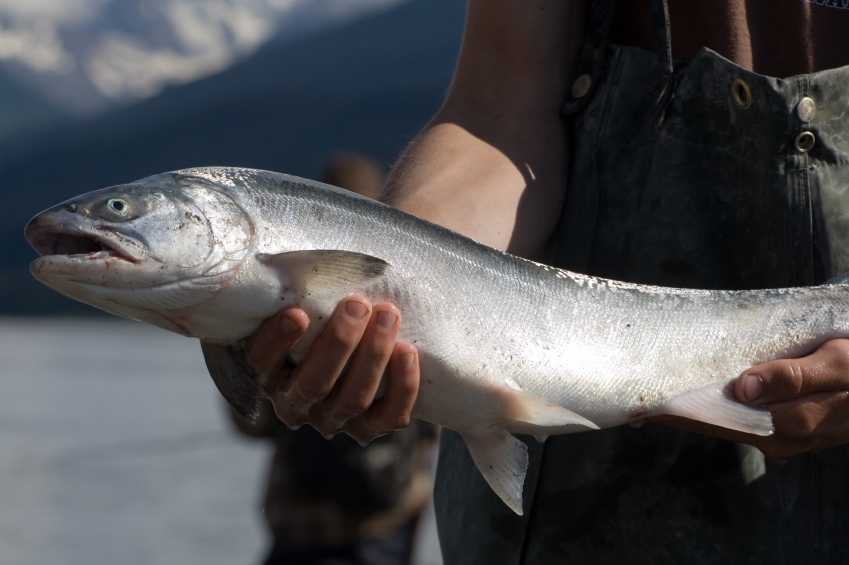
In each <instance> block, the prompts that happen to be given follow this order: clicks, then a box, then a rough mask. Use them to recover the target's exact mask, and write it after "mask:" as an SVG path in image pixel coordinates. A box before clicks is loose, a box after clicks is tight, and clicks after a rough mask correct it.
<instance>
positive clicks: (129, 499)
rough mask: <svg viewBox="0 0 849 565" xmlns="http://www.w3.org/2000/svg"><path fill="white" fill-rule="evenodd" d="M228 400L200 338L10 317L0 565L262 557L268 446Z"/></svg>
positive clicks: (427, 535)
mask: <svg viewBox="0 0 849 565" xmlns="http://www.w3.org/2000/svg"><path fill="white" fill-rule="evenodd" d="M224 408H225V406H224V403H223V400H222V399H221V397H220V395H219V393H218V391H217V390H216V389H215V386H214V385H213V383H212V381H211V380H210V378H209V376H208V374H207V372H206V368H205V366H204V363H203V358H202V356H201V353H200V347H199V346H198V344H197V341H196V340H193V339H187V338H182V337H179V336H176V335H174V334H170V333H167V332H165V331H162V330H159V329H157V328H153V327H151V326H147V325H144V324H141V323H133V322H127V321H121V320H115V321H88V320H57V319H26V318H5V319H4V318H0V565H30V564H32V565H53V564H55V565H76V564H80V565H83V564H84V565H99V564H103V565H107V564H108V565H116V564H123V563H127V564H133V565H137V564H138V565H159V564H163V565H165V564H168V565H171V564H173V563H181V564H186V565H190V564H194V563H197V564H199V565H200V564H203V565H214V564H218V563H221V564H225V563H226V564H228V565H232V564H239V563H241V564H245V565H248V564H252V563H258V562H259V561H260V558H261V556H262V554H263V552H264V548H265V545H266V543H267V539H266V534H265V530H264V528H263V524H262V520H261V516H260V511H259V508H260V500H261V498H260V497H261V495H262V489H263V486H264V472H265V468H266V466H267V464H268V459H269V457H270V446H269V445H268V444H266V443H265V442H262V441H251V440H247V439H245V438H243V437H242V436H239V435H237V434H236V433H235V432H234V431H232V429H231V428H230V425H229V422H228V420H227V418H226V416H225V411H224ZM415 562H416V565H440V564H441V559H440V557H439V545H438V541H437V540H436V537H435V527H434V524H433V517H432V514H429V515H428V516H427V517H426V519H425V520H424V526H423V528H422V530H421V531H420V533H419V540H418V545H417V548H416V558H415Z"/></svg>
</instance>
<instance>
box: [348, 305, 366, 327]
mask: <svg viewBox="0 0 849 565" xmlns="http://www.w3.org/2000/svg"><path fill="white" fill-rule="evenodd" d="M345 313H346V314H348V317H350V318H351V319H352V320H356V321H357V322H359V321H360V320H362V319H363V318H364V317H365V315H366V314H368V308H366V307H365V305H364V304H363V303H361V302H354V301H351V302H348V303H347V304H345Z"/></svg>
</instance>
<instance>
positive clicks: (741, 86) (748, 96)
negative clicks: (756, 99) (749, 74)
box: [731, 78, 752, 110]
mask: <svg viewBox="0 0 849 565" xmlns="http://www.w3.org/2000/svg"><path fill="white" fill-rule="evenodd" d="M731 95H732V96H733V97H734V101H735V102H736V103H737V105H738V106H740V107H741V108H743V109H744V110H745V109H746V108H748V107H749V106H751V105H752V91H751V90H749V85H748V84H746V81H744V80H743V79H741V78H738V79H737V80H735V81H734V84H732V85H731Z"/></svg>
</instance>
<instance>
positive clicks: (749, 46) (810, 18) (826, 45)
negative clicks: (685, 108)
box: [610, 0, 849, 78]
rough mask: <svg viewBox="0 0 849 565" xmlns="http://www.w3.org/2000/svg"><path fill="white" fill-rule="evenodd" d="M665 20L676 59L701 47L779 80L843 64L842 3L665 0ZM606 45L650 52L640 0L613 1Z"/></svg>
mask: <svg viewBox="0 0 849 565" xmlns="http://www.w3.org/2000/svg"><path fill="white" fill-rule="evenodd" d="M669 19H670V23H671V26H672V54H673V56H674V57H675V58H676V59H681V60H686V61H689V60H692V59H693V57H695V55H696V53H697V52H698V51H699V50H700V49H701V48H702V47H707V48H709V49H711V50H713V51H716V52H717V53H719V54H720V55H722V56H723V57H725V58H726V59H729V60H731V61H733V62H734V63H736V64H738V65H740V66H741V67H743V68H745V69H748V70H751V71H754V72H756V73H758V74H761V75H766V76H772V77H779V78H782V77H789V76H793V75H799V74H806V73H812V72H816V71H822V70H825V69H835V68H838V67H843V66H845V65H849V42H847V39H846V34H847V32H849V1H847V0H818V1H816V2H812V1H810V0H669ZM610 43H611V44H614V45H629V46H633V47H641V48H643V49H647V50H649V51H654V50H655V46H654V38H653V36H652V28H651V20H650V17H649V12H648V8H647V4H646V2H643V1H633V0H631V1H619V2H617V3H616V7H615V11H614V18H613V22H612V25H611V30H610Z"/></svg>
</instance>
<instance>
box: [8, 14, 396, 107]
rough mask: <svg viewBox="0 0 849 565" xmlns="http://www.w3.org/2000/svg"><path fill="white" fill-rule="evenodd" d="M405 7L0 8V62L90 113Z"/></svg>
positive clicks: (58, 99) (62, 101)
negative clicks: (274, 46) (272, 46)
mask: <svg viewBox="0 0 849 565" xmlns="http://www.w3.org/2000/svg"><path fill="white" fill-rule="evenodd" d="M405 1H407V0H214V1H210V0H37V1H35V0H0V62H3V66H4V67H5V68H6V70H7V71H8V72H13V73H15V75H16V77H17V78H18V79H19V80H21V81H23V82H24V83H26V84H27V85H29V86H30V87H32V88H34V89H35V90H36V91H39V92H41V94H42V95H43V96H45V97H46V98H48V99H50V100H51V101H52V102H53V103H54V104H57V105H59V106H61V107H63V108H65V109H66V110H67V111H70V112H72V113H75V114H80V115H94V114H96V113H100V112H102V111H104V110H107V109H109V108H110V107H114V106H115V105H118V104H122V103H128V102H136V101H138V100H142V99H145V98H149V97H150V96H153V95H155V94H157V93H158V92H160V91H161V90H162V89H163V88H165V87H167V86H168V85H173V84H185V83H188V82H192V81H194V80H197V79H200V78H202V77H205V76H209V75H212V74H215V73H217V72H220V71H222V70H224V69H226V68H228V67H230V66H232V65H233V64H234V63H235V62H237V61H239V60H242V59H244V58H245V57H247V56H248V55H250V54H252V53H253V52H254V51H255V50H256V49H257V48H259V47H260V46H262V45H263V44H265V43H266V42H268V41H276V42H282V41H292V40H296V39H299V38H301V37H304V36H306V35H307V34H309V33H313V32H316V31H319V30H322V29H326V28H329V27H332V26H335V25H340V24H342V23H344V22H347V21H349V20H351V19H353V18H356V17H361V16H363V15H365V14H369V13H373V12H375V11H379V10H383V9H387V8H389V7H391V6H394V5H397V4H398V3H400V2H405Z"/></svg>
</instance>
